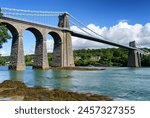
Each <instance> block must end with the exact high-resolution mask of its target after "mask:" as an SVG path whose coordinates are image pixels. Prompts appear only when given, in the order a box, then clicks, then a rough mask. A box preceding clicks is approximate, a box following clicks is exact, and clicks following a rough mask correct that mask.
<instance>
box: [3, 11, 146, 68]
mask: <svg viewBox="0 0 150 118" xmlns="http://www.w3.org/2000/svg"><path fill="white" fill-rule="evenodd" d="M1 12H2V13H3V17H2V19H0V23H1V24H4V25H6V27H7V28H8V29H9V31H10V32H11V33H12V46H11V59H10V65H9V69H15V70H24V69H25V61H24V50H23V41H22V40H23V38H22V34H23V31H24V30H29V31H31V32H32V33H33V34H34V35H35V37H36V46H35V54H34V63H33V68H34V69H48V68H49V64H48V57H47V49H46V35H47V34H50V35H51V36H52V37H53V39H54V49H53V59H52V66H53V67H74V58H73V50H72V36H75V37H79V38H81V39H87V40H91V41H95V42H99V43H104V44H107V45H112V46H116V47H120V48H125V49H127V50H129V58H128V66H129V67H140V66H141V57H142V56H141V55H142V54H149V52H147V51H144V50H141V49H139V48H137V47H136V42H135V41H133V42H130V43H129V46H126V45H122V44H119V43H116V42H112V41H110V40H109V39H107V38H106V37H104V36H102V35H100V34H98V33H97V32H95V31H93V30H91V29H90V28H88V27H86V26H85V25H84V24H83V23H82V22H80V21H79V20H78V19H77V18H75V17H74V16H72V15H71V14H69V13H67V12H50V11H33V10H22V9H12V8H1ZM70 25H74V26H76V27H78V29H79V30H80V32H77V31H73V30H71V29H70Z"/></svg>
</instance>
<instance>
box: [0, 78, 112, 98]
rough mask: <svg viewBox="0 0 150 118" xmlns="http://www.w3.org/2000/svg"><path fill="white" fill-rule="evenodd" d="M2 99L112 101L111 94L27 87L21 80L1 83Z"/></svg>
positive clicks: (0, 93) (0, 94)
mask: <svg viewBox="0 0 150 118" xmlns="http://www.w3.org/2000/svg"><path fill="white" fill-rule="evenodd" d="M0 100H8V101H10V100H13V101H16V100H17V101H111V100H112V98H111V97H109V96H103V95H95V94H89V93H76V92H69V91H64V90H49V89H47V88H43V87H27V86H26V85H25V84H24V83H22V82H20V81H12V80H6V81H4V82H3V83H0Z"/></svg>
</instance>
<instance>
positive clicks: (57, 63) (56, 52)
mask: <svg viewBox="0 0 150 118" xmlns="http://www.w3.org/2000/svg"><path fill="white" fill-rule="evenodd" d="M48 34H49V35H51V36H52V37H53V39H54V48H53V56H52V66H53V67H61V66H62V39H61V37H60V35H59V34H58V33H57V32H54V31H51V32H49V33H48Z"/></svg>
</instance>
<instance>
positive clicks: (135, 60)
mask: <svg viewBox="0 0 150 118" xmlns="http://www.w3.org/2000/svg"><path fill="white" fill-rule="evenodd" d="M129 46H131V47H136V43H135V41H132V42H130V43H129ZM128 67H141V54H140V52H138V50H136V49H135V50H129V57H128Z"/></svg>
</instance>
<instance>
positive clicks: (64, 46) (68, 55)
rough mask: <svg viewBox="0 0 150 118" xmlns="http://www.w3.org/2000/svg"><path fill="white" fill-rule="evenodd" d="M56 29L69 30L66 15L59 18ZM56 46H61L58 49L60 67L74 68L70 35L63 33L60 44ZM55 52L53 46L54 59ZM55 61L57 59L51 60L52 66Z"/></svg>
mask: <svg viewBox="0 0 150 118" xmlns="http://www.w3.org/2000/svg"><path fill="white" fill-rule="evenodd" d="M58 27H61V28H68V29H70V26H69V19H68V15H67V14H66V13H65V14H63V15H60V16H59V23H58ZM58 45H61V47H60V48H61V49H59V51H60V52H61V54H60V57H61V62H60V64H59V65H60V67H74V58H73V50H72V37H71V34H70V33H69V32H63V38H62V40H61V42H60V44H58ZM55 50H56V46H55V45H54V52H53V53H54V55H53V57H56V54H58V53H55V52H56V51H55ZM57 51H58V50H57ZM55 61H57V59H54V58H53V64H55ZM53 66H55V65H53Z"/></svg>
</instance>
